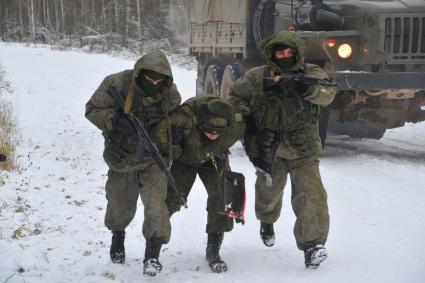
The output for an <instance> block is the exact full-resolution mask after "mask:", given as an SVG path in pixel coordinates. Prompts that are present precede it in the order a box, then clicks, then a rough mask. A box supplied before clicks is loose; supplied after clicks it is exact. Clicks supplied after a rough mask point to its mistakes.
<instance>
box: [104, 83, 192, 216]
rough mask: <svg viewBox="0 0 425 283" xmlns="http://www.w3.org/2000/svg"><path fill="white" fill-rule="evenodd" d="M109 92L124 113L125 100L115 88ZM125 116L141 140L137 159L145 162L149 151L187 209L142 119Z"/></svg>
mask: <svg viewBox="0 0 425 283" xmlns="http://www.w3.org/2000/svg"><path fill="white" fill-rule="evenodd" d="M108 92H109V94H110V95H111V96H112V97H113V98H114V99H115V100H116V101H117V102H118V105H119V107H120V109H121V110H122V111H124V105H125V101H124V98H123V97H122V96H121V94H120V93H119V92H118V91H117V90H116V89H115V88H114V87H110V88H109V90H108ZM124 114H126V116H127V117H128V119H129V120H130V122H131V123H132V124H133V126H134V128H135V129H136V132H137V137H138V139H139V142H138V144H137V148H136V156H135V158H136V159H137V160H138V161H140V162H143V158H144V153H145V152H146V151H147V152H148V153H149V155H150V156H151V157H152V159H153V160H154V161H155V163H156V164H157V165H158V167H159V168H160V169H161V171H162V172H164V173H165V175H166V176H167V179H168V185H169V186H170V187H171V188H172V189H173V190H174V191H175V193H176V194H177V195H178V196H179V198H180V200H181V201H182V203H183V206H184V207H185V208H187V203H186V200H185V199H184V197H183V196H182V194H181V192H180V191H179V190H178V189H177V187H176V180H175V179H174V177H173V175H172V174H171V172H170V168H168V166H167V164H166V163H165V161H164V159H163V158H162V155H161V152H160V151H159V149H158V147H157V146H156V144H155V143H154V142H153V141H152V139H151V137H150V136H149V134H148V132H147V131H146V129H145V127H144V126H143V124H142V122H141V121H140V119H139V118H137V116H136V115H134V113H132V112H129V113H124Z"/></svg>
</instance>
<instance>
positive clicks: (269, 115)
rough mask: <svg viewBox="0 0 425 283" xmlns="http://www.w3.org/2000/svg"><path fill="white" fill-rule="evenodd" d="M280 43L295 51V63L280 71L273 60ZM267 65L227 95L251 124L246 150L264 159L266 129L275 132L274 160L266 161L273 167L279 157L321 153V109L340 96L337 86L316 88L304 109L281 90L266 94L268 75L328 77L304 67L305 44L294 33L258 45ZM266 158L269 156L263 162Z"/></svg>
mask: <svg viewBox="0 0 425 283" xmlns="http://www.w3.org/2000/svg"><path fill="white" fill-rule="evenodd" d="M275 44H285V45H287V46H291V47H292V48H293V49H295V50H296V55H295V56H296V57H295V58H296V63H295V65H293V66H291V67H290V68H288V69H285V70H282V69H280V68H279V67H278V66H277V65H276V64H275V63H274V62H273V61H272V60H271V56H272V48H273V45H275ZM258 48H259V50H261V51H262V53H263V55H264V57H265V58H267V61H268V65H265V66H261V67H256V68H253V69H251V70H248V71H247V72H246V73H245V75H244V76H243V77H242V78H241V79H239V80H237V81H236V82H234V83H233V84H232V85H231V86H230V90H229V93H228V95H229V96H228V97H229V100H230V102H231V103H232V104H233V106H234V107H235V108H236V111H239V112H241V113H242V115H243V116H244V118H245V121H246V122H247V124H248V125H247V128H248V130H247V133H246V135H245V150H246V151H247V154H248V156H249V157H250V159H251V160H253V159H255V158H263V157H264V155H262V148H261V137H262V134H263V132H265V131H273V132H274V133H276V140H275V143H274V145H273V152H274V153H275V154H274V157H271V158H272V159H271V160H270V159H269V160H264V161H266V162H267V163H269V164H271V163H272V162H273V159H274V158H275V157H276V156H279V157H281V158H285V159H288V160H294V159H298V158H303V157H308V156H313V155H320V153H321V143H320V137H319V132H318V120H319V115H320V106H327V105H328V104H330V103H331V102H332V100H333V98H334V97H335V94H336V88H335V87H323V86H318V85H312V86H310V87H309V88H308V90H307V93H306V95H305V97H304V99H303V104H304V107H305V109H304V111H301V110H300V109H299V97H298V95H297V94H294V95H286V96H283V95H282V91H281V90H280V89H276V88H275V89H271V90H264V85H263V79H264V78H265V77H272V78H274V77H275V76H283V77H284V76H285V74H286V73H290V74H293V73H304V74H306V75H309V76H315V77H318V78H325V79H329V77H328V75H327V74H326V72H325V71H323V70H322V69H321V68H320V67H319V66H316V65H312V64H304V63H303V60H304V44H303V42H302V40H301V39H300V38H299V37H298V36H297V35H296V34H295V33H292V32H281V33H278V34H276V35H274V36H272V37H270V38H268V39H266V40H265V41H264V42H262V43H260V44H259V46H258ZM263 159H264V158H263Z"/></svg>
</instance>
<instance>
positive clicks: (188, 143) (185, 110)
mask: <svg viewBox="0 0 425 283" xmlns="http://www.w3.org/2000/svg"><path fill="white" fill-rule="evenodd" d="M212 99H221V98H218V97H217V96H214V95H206V96H198V97H193V98H190V99H188V100H187V101H186V102H184V103H183V104H182V105H181V106H180V107H179V108H178V109H177V110H176V111H175V112H173V113H172V115H171V116H170V122H171V126H172V127H173V126H177V127H180V128H182V129H183V133H184V134H183V135H184V137H183V143H182V149H183V154H182V155H181V156H180V157H179V158H178V160H179V162H182V163H184V164H186V165H189V166H193V167H199V166H201V165H202V164H203V163H205V162H207V161H210V160H211V158H218V157H221V156H222V155H223V154H224V153H226V152H227V151H228V149H229V148H230V147H231V146H232V145H233V144H234V143H235V142H236V141H237V140H238V139H240V138H242V136H243V134H244V131H245V124H244V122H243V120H242V116H241V115H240V114H238V113H236V114H235V119H234V121H233V122H231V123H230V126H229V128H228V129H227V131H226V133H225V134H223V135H221V136H220V137H219V139H218V140H215V141H210V140H208V139H207V138H206V136H205V134H204V133H203V132H202V131H201V130H200V129H199V127H198V123H197V121H199V120H200V119H199V117H198V111H197V110H198V108H197V107H198V105H199V104H201V103H203V102H208V101H210V100H212ZM152 138H153V139H154V141H155V142H156V144H157V146H158V148H159V149H160V150H161V152H163V153H164V154H167V153H168V147H169V139H168V135H167V123H166V121H162V122H161V123H159V124H158V126H156V127H155V130H154V133H153V136H152Z"/></svg>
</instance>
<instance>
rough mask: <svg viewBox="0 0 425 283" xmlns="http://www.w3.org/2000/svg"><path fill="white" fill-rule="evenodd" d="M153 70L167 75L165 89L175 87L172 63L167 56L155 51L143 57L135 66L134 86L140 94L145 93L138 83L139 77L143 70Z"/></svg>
mask: <svg viewBox="0 0 425 283" xmlns="http://www.w3.org/2000/svg"><path fill="white" fill-rule="evenodd" d="M143 69H144V70H151V71H154V72H157V73H160V74H163V75H166V76H167V77H168V78H167V79H166V82H165V84H164V87H165V88H167V87H171V86H172V85H173V74H172V72H171V66H170V63H169V62H168V60H167V57H166V56H165V54H164V53H163V52H162V51H160V50H153V51H150V52H148V53H146V54H145V55H143V56H142V58H140V59H139V60H137V62H136V63H135V64H134V70H133V85H134V87H135V89H136V90H137V91H138V92H141V93H143V90H142V89H141V88H140V86H139V85H138V84H137V83H136V81H137V77H138V76H139V75H140V72H141V71H142V70H143Z"/></svg>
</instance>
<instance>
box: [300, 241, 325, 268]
mask: <svg viewBox="0 0 425 283" xmlns="http://www.w3.org/2000/svg"><path fill="white" fill-rule="evenodd" d="M327 257H328V252H327V251H326V248H325V247H324V246H323V245H315V246H314V247H311V248H308V249H306V250H305V251H304V259H305V267H306V268H309V269H316V268H318V267H319V265H320V263H322V261H324V260H325V259H326V258H327Z"/></svg>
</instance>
